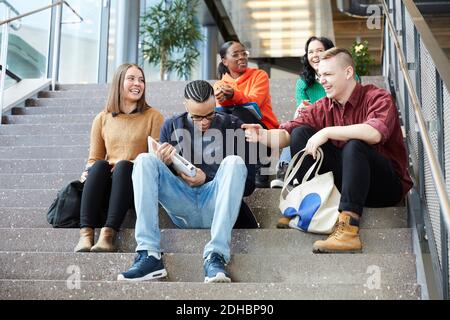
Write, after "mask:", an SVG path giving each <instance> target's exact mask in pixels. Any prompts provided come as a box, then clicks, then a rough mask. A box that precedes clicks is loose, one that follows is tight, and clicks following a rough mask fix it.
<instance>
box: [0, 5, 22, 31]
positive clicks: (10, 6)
mask: <svg viewBox="0 0 450 320" xmlns="http://www.w3.org/2000/svg"><path fill="white" fill-rule="evenodd" d="M0 3H3V4H4V5H5V6H6V7H7V8H9V9H11V11H12V12H14V13H15V14H16V15H20V12H19V11H18V10H17V9H16V8H15V7H14V6H13V5H12V4H11V3H9V2H8V1H6V0H0ZM11 28H13V29H14V30H16V31H18V30H19V29H20V26H19V27H15V26H13V25H11Z"/></svg>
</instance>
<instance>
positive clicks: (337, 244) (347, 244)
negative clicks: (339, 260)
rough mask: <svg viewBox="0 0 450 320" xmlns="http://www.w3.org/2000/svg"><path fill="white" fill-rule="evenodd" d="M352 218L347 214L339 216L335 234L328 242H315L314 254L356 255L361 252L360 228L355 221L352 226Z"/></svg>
mask: <svg viewBox="0 0 450 320" xmlns="http://www.w3.org/2000/svg"><path fill="white" fill-rule="evenodd" d="M350 219H351V216H350V215H348V214H346V213H341V214H340V215H339V221H338V223H337V226H336V228H335V230H334V231H333V233H332V234H331V235H330V236H329V237H328V239H327V240H318V241H316V242H314V245H313V252H314V253H355V252H361V250H362V244H361V239H360V238H359V226H357V225H355V224H357V222H356V221H354V219H352V224H350V222H351V221H350Z"/></svg>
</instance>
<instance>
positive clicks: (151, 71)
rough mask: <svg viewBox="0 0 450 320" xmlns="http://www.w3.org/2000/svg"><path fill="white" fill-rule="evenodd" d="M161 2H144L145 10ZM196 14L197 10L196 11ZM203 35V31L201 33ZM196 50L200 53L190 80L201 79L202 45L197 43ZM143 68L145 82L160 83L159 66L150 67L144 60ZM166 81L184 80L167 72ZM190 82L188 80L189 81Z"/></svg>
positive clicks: (157, 0) (148, 0)
mask: <svg viewBox="0 0 450 320" xmlns="http://www.w3.org/2000/svg"><path fill="white" fill-rule="evenodd" d="M160 2H161V0H146V1H145V9H148V8H150V7H151V6H154V5H155V4H158V3H160ZM197 12H198V10H197ZM201 32H202V33H203V31H201ZM198 50H199V52H200V55H199V57H198V59H197V62H196V64H195V66H194V68H193V69H192V73H191V79H192V80H194V79H200V78H201V74H202V73H201V72H202V63H201V62H202V59H203V43H201V42H200V43H199V44H198ZM143 67H144V72H145V79H146V80H147V81H160V76H159V66H154V65H150V64H149V63H148V62H146V61H145V60H144V61H143ZM166 79H167V80H172V81H175V80H185V79H184V78H179V77H178V76H177V74H176V72H169V73H168V74H167V78H166ZM189 80H190V79H189Z"/></svg>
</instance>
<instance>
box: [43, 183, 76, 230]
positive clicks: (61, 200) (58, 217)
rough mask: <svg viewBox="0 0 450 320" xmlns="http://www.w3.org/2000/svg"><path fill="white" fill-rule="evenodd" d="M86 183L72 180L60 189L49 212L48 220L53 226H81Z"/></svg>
mask: <svg viewBox="0 0 450 320" xmlns="http://www.w3.org/2000/svg"><path fill="white" fill-rule="evenodd" d="M83 186H84V183H81V182H80V181H79V180H75V181H72V182H71V183H69V184H68V185H67V186H66V187H64V188H62V189H61V190H59V191H58V195H57V196H56V199H55V200H54V201H53V203H52V204H51V206H50V208H49V209H48V212H47V221H48V223H50V224H51V225H52V226H53V228H79V227H80V204H81V194H82V192H83Z"/></svg>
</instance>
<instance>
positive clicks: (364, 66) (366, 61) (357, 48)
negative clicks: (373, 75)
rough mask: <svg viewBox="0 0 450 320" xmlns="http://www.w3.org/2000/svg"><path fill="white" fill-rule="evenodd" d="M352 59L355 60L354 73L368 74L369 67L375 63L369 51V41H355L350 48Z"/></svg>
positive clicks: (359, 74)
mask: <svg viewBox="0 0 450 320" xmlns="http://www.w3.org/2000/svg"><path fill="white" fill-rule="evenodd" d="M350 52H351V54H352V57H353V59H354V60H355V67H356V70H355V72H356V74H357V75H358V76H367V75H369V74H370V67H371V66H372V65H374V64H375V59H373V58H372V57H371V55H370V53H369V42H368V41H367V40H364V41H363V42H357V41H355V42H354V43H353V45H352V47H351V49H350Z"/></svg>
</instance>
